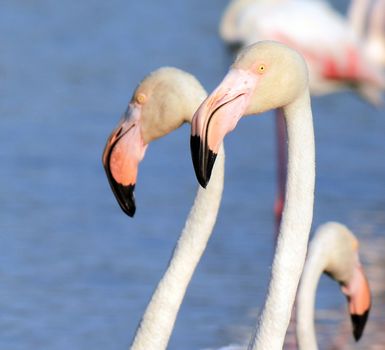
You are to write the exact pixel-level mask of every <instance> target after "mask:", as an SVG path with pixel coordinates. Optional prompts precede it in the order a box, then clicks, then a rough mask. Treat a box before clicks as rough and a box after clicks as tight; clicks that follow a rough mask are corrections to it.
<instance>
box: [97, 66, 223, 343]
mask: <svg viewBox="0 0 385 350" xmlns="http://www.w3.org/2000/svg"><path fill="white" fill-rule="evenodd" d="M206 96H207V95H206V92H205V90H204V89H203V87H202V86H201V85H200V84H199V82H198V81H197V80H196V79H195V78H194V77H193V76H192V75H190V74H188V73H186V72H183V71H181V70H179V69H176V68H161V69H158V70H156V71H155V72H153V73H152V74H150V75H148V76H147V77H146V78H145V79H144V80H143V81H142V82H141V83H140V85H139V86H138V87H137V89H136V91H135V92H134V94H133V97H132V99H131V102H130V104H129V106H128V109H127V112H126V113H125V114H124V116H123V118H122V120H121V122H120V123H119V125H118V127H117V128H116V129H115V130H114V131H113V132H112V134H111V136H110V137H109V139H108V141H107V144H106V148H105V150H104V153H103V164H104V167H105V169H106V173H107V176H108V179H109V182H110V184H111V188H112V190H113V192H114V194H115V196H116V198H117V200H118V203H119V204H120V206H121V208H122V209H123V211H124V212H125V213H126V214H128V215H130V216H132V215H133V214H134V213H135V201H134V196H133V190H134V188H135V183H136V176H137V168H138V165H139V162H140V161H141V160H142V158H143V156H144V152H145V149H146V147H147V145H148V143H150V142H151V141H153V140H154V139H157V138H159V137H162V136H164V135H166V134H168V133H170V132H172V131H173V130H175V129H177V128H179V127H180V126H181V125H182V124H183V123H187V122H190V121H191V118H192V116H193V113H194V111H195V110H196V109H197V108H198V106H199V104H200V103H201V102H202V101H203V100H204V98H205V97H206ZM223 181H224V151H223V147H221V148H220V151H219V163H218V164H217V165H216V167H215V168H214V170H213V183H212V184H210V186H209V187H208V188H207V190H204V189H202V188H199V189H198V192H197V195H196V198H195V201H194V204H193V206H192V208H191V210H190V213H189V215H188V218H187V220H186V224H185V227H184V229H183V231H182V233H181V235H180V237H179V240H178V242H177V244H176V246H175V249H174V252H173V255H172V257H171V260H170V262H169V265H168V268H167V271H166V272H165V274H164V276H163V277H162V279H161V280H160V282H159V284H158V286H157V288H156V290H155V291H154V293H153V295H152V298H151V301H150V302H149V304H148V306H147V308H146V311H145V313H144V314H143V317H142V320H141V322H140V324H139V327H138V329H137V331H136V334H135V337H134V340H133V342H132V344H131V347H130V348H131V349H132V350H162V349H166V348H167V344H168V341H169V338H170V335H171V332H172V329H173V327H174V323H175V320H176V317H177V314H178V311H179V308H180V305H181V303H182V300H183V297H184V295H185V292H186V289H187V287H188V284H189V282H190V280H191V277H192V275H193V273H194V270H195V268H196V266H197V264H198V262H199V260H200V258H201V256H202V254H203V252H204V250H205V248H206V245H207V242H208V239H209V238H210V235H211V233H212V230H213V227H214V224H215V221H216V217H217V213H218V209H219V205H220V201H221V196H222V190H223ZM171 218H172V217H171Z"/></svg>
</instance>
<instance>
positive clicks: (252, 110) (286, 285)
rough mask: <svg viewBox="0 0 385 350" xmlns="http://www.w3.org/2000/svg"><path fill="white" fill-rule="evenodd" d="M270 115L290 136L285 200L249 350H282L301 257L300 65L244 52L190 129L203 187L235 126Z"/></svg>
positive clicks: (308, 197)
mask: <svg viewBox="0 0 385 350" xmlns="http://www.w3.org/2000/svg"><path fill="white" fill-rule="evenodd" d="M275 108H282V110H283V113H284V116H285V120H286V131H287V134H288V164H287V182H286V197H285V203H284V210H283V216H282V222H281V224H280V234H279V236H278V240H277V245H276V252H275V256H274V261H273V266H272V274H271V279H270V284H269V290H268V295H267V298H266V300H265V304H264V307H263V310H262V313H261V316H260V320H259V322H258V325H257V328H256V331H255V333H254V334H253V336H252V339H251V342H250V345H249V349H252V350H256V349H258V350H281V349H282V346H283V342H284V338H285V334H286V330H287V327H288V324H289V320H290V315H291V310H292V306H293V303H294V299H295V294H296V290H297V286H298V282H299V279H300V276H301V273H302V268H303V264H304V261H305V256H306V249H307V241H308V236H309V231H310V226H311V222H312V213H313V201H314V182H315V161H314V158H315V154H314V153H315V152H314V134H313V124H312V123H313V120H312V113H311V107H310V95H309V88H308V73H307V68H306V64H305V61H304V60H303V59H302V57H301V56H300V55H299V54H298V53H297V52H295V51H294V50H292V49H290V48H288V47H287V46H285V45H283V44H280V43H277V42H272V41H263V42H259V43H255V44H253V45H251V46H249V47H247V48H245V49H243V50H242V51H241V52H240V54H239V55H238V57H237V59H236V61H235V62H234V64H233V65H232V66H231V69H230V70H229V72H228V73H227V75H226V76H225V78H224V79H223V81H222V82H221V83H220V84H219V86H218V87H217V88H216V89H215V90H214V91H213V92H212V93H211V94H210V96H209V97H208V98H207V99H206V100H205V101H204V102H203V103H202V104H201V106H200V107H199V109H198V110H197V112H196V113H195V115H194V117H193V120H192V124H191V153H192V159H193V164H194V169H195V173H196V175H197V178H198V181H199V183H200V184H201V185H202V186H203V187H205V186H207V184H208V182H209V180H210V176H211V169H212V167H213V165H214V162H215V158H216V155H217V153H218V150H219V145H220V144H221V143H222V140H223V138H224V136H225V135H226V134H227V133H228V132H230V131H231V130H233V129H234V128H235V126H236V124H237V122H238V121H239V119H240V118H241V117H242V116H244V115H250V114H259V113H262V112H264V111H267V110H270V109H275Z"/></svg>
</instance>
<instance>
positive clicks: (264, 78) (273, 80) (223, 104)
mask: <svg viewBox="0 0 385 350" xmlns="http://www.w3.org/2000/svg"><path fill="white" fill-rule="evenodd" d="M307 86H308V73H307V68H306V64H305V61H304V60H303V59H302V57H301V56H300V55H299V54H298V53H297V52H296V51H294V50H292V49H290V48H288V47H287V46H285V45H283V44H280V43H277V42H273V41H262V42H258V43H256V44H253V45H251V46H248V47H247V48H245V49H243V50H242V51H241V52H240V54H239V55H238V57H237V59H236V61H235V62H234V64H233V65H232V67H231V68H230V70H229V72H228V74H227V75H226V76H225V78H224V79H223V81H222V82H221V83H220V84H219V86H218V87H217V88H216V89H215V90H214V91H213V92H212V93H211V95H210V96H209V97H207V99H206V100H205V101H204V102H203V103H202V104H201V105H200V107H199V108H198V110H197V111H196V112H195V114H194V117H193V120H192V123H191V154H192V159H193V164H194V169H195V173H196V176H197V178H198V181H199V183H200V184H201V186H202V187H206V185H207V183H208V181H209V180H210V176H211V170H212V167H213V165H214V162H215V158H216V155H217V153H218V149H219V146H220V144H221V143H222V141H223V138H224V136H225V135H226V134H227V133H228V132H230V131H232V130H233V129H234V128H235V126H236V125H237V123H238V121H239V119H240V118H241V117H242V116H243V115H249V114H258V113H262V112H264V111H267V110H270V109H274V108H278V107H285V106H287V105H289V104H290V103H291V102H293V101H294V100H295V99H296V98H297V97H298V96H299V95H300V94H301V96H302V94H303V93H304V92H305V90H306V89H307Z"/></svg>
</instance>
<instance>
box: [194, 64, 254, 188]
mask: <svg viewBox="0 0 385 350" xmlns="http://www.w3.org/2000/svg"><path fill="white" fill-rule="evenodd" d="M256 82H257V79H256V76H255V75H254V74H252V73H250V72H248V71H246V70H242V69H235V68H233V69H231V70H230V71H229V73H228V74H227V75H226V76H225V78H224V79H223V81H222V82H221V84H220V85H219V86H218V87H217V88H216V89H215V90H214V92H213V93H212V94H211V95H210V96H209V97H207V98H206V100H204V101H203V103H202V104H201V105H200V107H199V108H198V110H197V111H196V112H195V114H194V116H193V119H192V123H191V139H190V148H191V156H192V161H193V164H194V169H195V174H196V177H197V179H198V182H199V183H200V185H201V186H202V187H204V188H205V187H206V186H207V184H208V182H209V180H210V176H211V171H212V168H213V166H214V163H215V158H216V156H217V154H218V150H219V146H220V144H221V143H222V141H223V138H224V137H225V135H226V134H227V133H229V132H230V131H232V130H233V129H234V128H235V126H236V125H237V123H238V121H239V119H240V118H241V117H242V116H243V115H244V114H245V111H246V108H247V107H248V104H249V101H250V98H251V95H252V93H253V91H254V89H255V85H256Z"/></svg>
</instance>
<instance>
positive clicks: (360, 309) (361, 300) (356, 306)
mask: <svg viewBox="0 0 385 350" xmlns="http://www.w3.org/2000/svg"><path fill="white" fill-rule="evenodd" d="M342 291H343V293H344V294H345V295H346V297H347V300H348V304H349V312H350V318H351V320H352V326H353V336H354V339H355V340H356V341H358V340H359V339H360V338H361V336H362V333H363V332H364V328H365V325H366V321H367V319H368V316H369V311H370V307H371V295H370V289H369V283H368V280H367V278H366V276H365V273H364V271H363V269H362V266H361V265H360V264H358V265H357V266H355V268H354V271H353V275H352V278H351V280H350V281H349V283H348V284H346V285H344V286H342Z"/></svg>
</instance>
